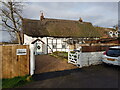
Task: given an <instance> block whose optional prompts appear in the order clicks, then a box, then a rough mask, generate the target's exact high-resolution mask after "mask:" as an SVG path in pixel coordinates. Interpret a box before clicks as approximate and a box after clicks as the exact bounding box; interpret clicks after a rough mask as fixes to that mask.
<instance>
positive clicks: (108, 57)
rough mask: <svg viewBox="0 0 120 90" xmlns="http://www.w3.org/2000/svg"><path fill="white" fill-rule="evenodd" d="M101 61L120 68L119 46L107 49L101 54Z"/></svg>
mask: <svg viewBox="0 0 120 90" xmlns="http://www.w3.org/2000/svg"><path fill="white" fill-rule="evenodd" d="M102 61H103V62H104V63H107V64H113V65H119V66H120V46H114V47H109V49H108V50H106V52H104V53H103V56H102Z"/></svg>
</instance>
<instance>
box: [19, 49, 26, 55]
mask: <svg viewBox="0 0 120 90" xmlns="http://www.w3.org/2000/svg"><path fill="white" fill-rule="evenodd" d="M17 55H27V49H17Z"/></svg>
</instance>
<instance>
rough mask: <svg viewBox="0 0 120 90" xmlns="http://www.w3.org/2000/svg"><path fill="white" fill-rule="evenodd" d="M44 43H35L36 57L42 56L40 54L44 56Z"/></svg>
mask: <svg viewBox="0 0 120 90" xmlns="http://www.w3.org/2000/svg"><path fill="white" fill-rule="evenodd" d="M42 44H43V43H42V42H40V41H37V42H36V43H35V55H40V54H44V53H43V51H42V50H43V45H42Z"/></svg>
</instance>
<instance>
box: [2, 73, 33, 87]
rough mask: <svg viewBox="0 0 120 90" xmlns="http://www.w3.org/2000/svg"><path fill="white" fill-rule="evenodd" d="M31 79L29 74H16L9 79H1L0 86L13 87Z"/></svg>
mask: <svg viewBox="0 0 120 90" xmlns="http://www.w3.org/2000/svg"><path fill="white" fill-rule="evenodd" d="M31 81H33V80H32V78H31V76H29V75H26V76H22V77H20V76H18V77H14V78H10V79H2V88H15V87H19V86H22V85H25V84H26V83H29V82H31Z"/></svg>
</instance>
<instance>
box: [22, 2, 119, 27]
mask: <svg viewBox="0 0 120 90" xmlns="http://www.w3.org/2000/svg"><path fill="white" fill-rule="evenodd" d="M40 11H42V12H43V13H44V16H45V17H46V18H56V19H68V20H79V18H80V17H81V18H82V19H83V21H85V22H91V23H92V24H93V25H96V26H101V27H112V26H114V25H116V24H117V22H118V3H117V2H32V3H27V4H26V7H25V8H24V10H23V17H25V18H30V19H39V18H40Z"/></svg>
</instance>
